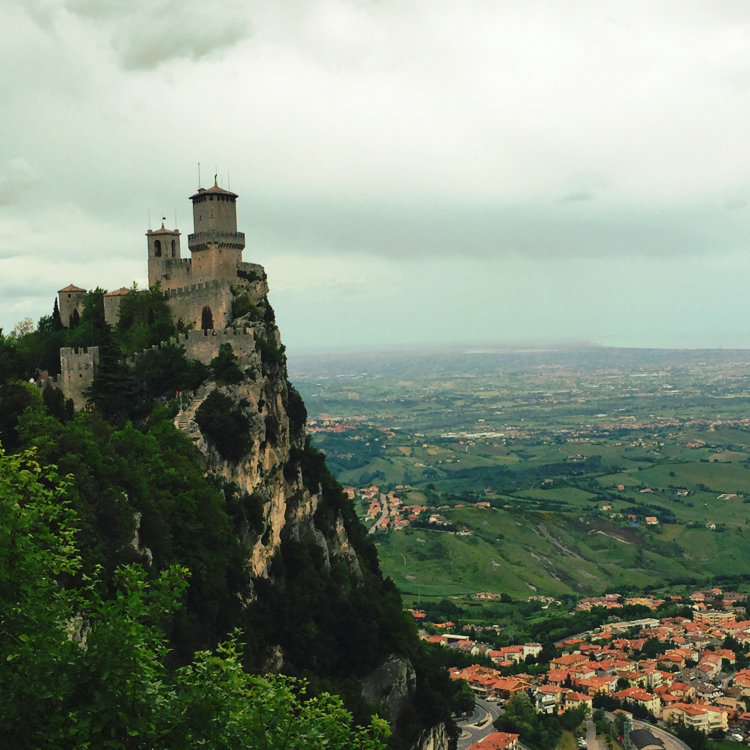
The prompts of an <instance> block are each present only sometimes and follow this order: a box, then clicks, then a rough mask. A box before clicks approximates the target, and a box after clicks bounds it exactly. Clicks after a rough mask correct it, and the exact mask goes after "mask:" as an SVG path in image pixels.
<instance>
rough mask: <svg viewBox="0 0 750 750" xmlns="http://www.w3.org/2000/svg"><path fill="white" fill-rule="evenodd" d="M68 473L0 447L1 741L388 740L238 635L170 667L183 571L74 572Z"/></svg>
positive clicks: (216, 744) (363, 744)
mask: <svg viewBox="0 0 750 750" xmlns="http://www.w3.org/2000/svg"><path fill="white" fill-rule="evenodd" d="M70 490H71V487H70V484H69V483H68V482H66V481H63V480H61V479H60V478H59V476H58V475H57V474H56V473H55V472H54V471H53V470H49V469H47V470H45V469H43V468H42V467H40V465H39V464H38V463H36V461H35V460H34V458H33V456H32V455H31V454H29V453H27V454H21V455H17V456H11V457H8V456H6V455H5V454H3V453H2V452H0V563H2V564H0V621H2V624H3V638H2V639H0V683H1V684H2V685H3V687H4V697H3V701H2V702H0V744H1V745H2V746H3V747H5V748H34V747H39V748H42V747H57V748H74V747H76V748H78V747H89V746H93V747H101V748H125V747H129V748H198V747H206V746H208V747H213V748H238V749H239V748H247V747H269V748H275V747H282V746H283V747H287V748H298V749H299V750H302V749H303V748H305V749H306V748H314V747H326V748H339V749H340V750H346V749H348V748H361V750H376V749H377V748H382V747H383V745H382V742H381V740H380V738H381V737H382V736H383V735H384V734H385V733H386V732H387V725H384V723H383V722H379V721H378V720H374V721H373V722H372V723H371V724H370V725H369V726H368V727H367V728H356V727H353V725H352V717H351V714H349V713H348V712H347V711H346V710H345V709H344V708H343V706H342V704H341V700H340V699H339V698H336V697H333V696H331V695H328V694H325V693H321V694H319V695H317V696H314V697H308V696H307V695H306V691H305V684H304V683H303V682H299V681H295V680H292V679H289V678H283V677H271V676H269V677H262V676H256V675H251V674H249V673H248V672H246V671H244V670H243V668H242V664H241V647H240V646H239V643H238V640H237V635H236V634H235V635H233V636H231V637H230V638H229V639H228V640H226V641H224V642H222V643H220V644H219V645H218V647H217V648H216V649H215V650H214V651H213V652H210V651H200V652H198V653H196V654H195V656H194V658H193V660H192V661H191V662H190V663H188V664H186V665H185V666H183V667H180V668H179V669H176V670H171V669H169V667H168V658H167V657H168V644H167V638H166V632H165V628H166V627H167V626H168V624H169V621H170V619H171V617H172V616H173V615H174V612H175V610H176V608H177V605H178V601H179V599H180V596H181V593H182V592H183V590H184V589H185V586H186V579H187V577H188V575H189V572H188V571H187V569H185V568H180V567H179V566H170V567H169V568H167V569H166V570H164V571H163V572H162V573H160V574H159V575H158V576H156V577H155V578H154V579H152V580H149V578H148V576H147V575H146V573H145V572H144V570H143V569H142V567H141V566H139V565H137V564H130V565H127V566H123V567H118V568H117V570H116V575H115V578H114V580H113V584H112V591H111V594H110V595H109V596H108V597H106V598H105V597H103V596H102V593H101V590H102V587H101V581H100V580H98V579H97V578H96V576H94V577H89V576H83V575H82V568H83V566H82V559H81V556H80V554H79V552H78V548H77V545H76V537H77V532H78V529H77V517H76V513H75V511H74V509H73V507H72V503H71V502H70V498H69V494H70Z"/></svg>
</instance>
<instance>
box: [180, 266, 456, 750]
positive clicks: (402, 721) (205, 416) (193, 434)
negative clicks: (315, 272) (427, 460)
mask: <svg viewBox="0 0 750 750" xmlns="http://www.w3.org/2000/svg"><path fill="white" fill-rule="evenodd" d="M233 291H234V303H233V308H234V311H235V315H236V317H235V319H234V321H233V324H232V325H233V326H235V327H236V328H238V329H244V330H246V331H247V332H249V333H252V337H253V340H254V344H255V345H254V347H253V348H250V347H245V348H244V350H242V351H235V350H234V349H228V348H227V346H226V343H224V342H225V339H224V338H223V337H221V336H219V337H217V346H216V347H215V350H214V351H212V352H211V354H212V355H217V356H219V358H220V360H221V362H220V363H219V364H217V362H216V359H214V360H213V362H214V371H215V372H216V373H217V375H215V378H214V379H213V380H211V381H208V382H206V383H204V384H203V385H202V386H201V387H200V388H198V390H196V391H195V392H194V393H192V394H190V395H189V397H188V399H187V401H186V402H183V405H182V409H181V410H180V412H179V413H178V414H177V416H176V418H175V420H174V423H175V425H176V426H177V427H178V428H179V429H180V430H181V431H183V432H184V433H186V434H187V435H188V436H189V437H190V439H191V440H192V442H193V444H194V445H195V447H196V448H197V450H198V452H199V454H200V456H201V459H202V462H203V464H204V467H205V470H206V471H207V472H208V473H209V474H211V475H213V476H214V477H220V478H221V481H222V482H223V485H224V488H225V493H226V494H227V496H228V498H230V501H231V502H232V503H233V504H234V507H235V508H236V510H237V513H236V518H237V519H238V521H237V532H238V533H239V535H240V536H241V538H242V540H243V541H244V542H245V544H246V545H247V548H248V549H249V554H248V559H247V566H248V571H247V573H248V580H249V583H248V586H247V588H246V590H244V591H242V592H237V593H238V596H240V597H241V599H242V602H243V607H244V611H245V615H244V623H243V625H244V627H245V628H246V630H247V631H248V632H249V634H250V635H249V640H250V642H251V643H252V645H253V647H254V653H255V666H256V667H258V668H265V669H269V668H271V669H277V670H278V669H283V670H284V671H287V672H291V673H297V674H302V675H306V676H310V677H312V678H313V680H322V681H323V683H324V684H326V685H334V686H335V688H336V689H338V690H339V691H340V692H343V693H344V694H345V697H346V698H347V701H348V703H349V705H350V706H351V707H352V709H353V710H354V711H355V714H356V713H357V712H358V711H361V712H362V715H364V714H366V713H367V712H368V711H369V710H371V709H372V708H373V707H375V706H380V707H381V709H380V712H381V714H382V715H384V716H387V717H388V718H389V719H390V720H391V723H392V725H393V726H394V727H395V728H396V735H395V737H394V739H393V741H392V742H393V746H394V747H424V748H425V750H427V748H430V749H432V750H447V748H448V747H449V746H450V744H451V733H450V732H449V731H447V729H446V726H445V725H444V724H443V722H442V721H436V718H439V715H440V710H439V709H438V710H435V707H434V706H431V707H430V710H428V711H426V712H425V711H424V710H421V709H420V708H419V704H420V701H422V702H424V700H425V699H424V696H423V694H424V693H425V691H426V690H427V686H426V685H425V684H424V683H425V681H426V680H428V678H427V677H426V675H425V674H420V673H419V670H418V669H415V666H414V664H413V663H412V660H411V658H410V657H411V655H412V654H413V653H416V652H417V651H418V649H419V648H420V646H419V644H418V643H417V640H416V633H415V631H414V628H413V624H412V623H411V622H408V621H406V620H405V618H404V616H403V613H402V611H401V603H400V597H399V596H398V593H397V592H396V591H395V588H394V587H393V585H392V584H391V583H390V582H388V581H384V580H383V578H382V575H381V574H380V571H379V568H378V564H377V557H376V553H375V550H374V547H373V546H372V544H371V542H370V541H369V540H368V539H367V537H366V534H365V533H364V530H363V529H362V527H361V525H360V524H359V522H358V520H357V519H356V517H355V515H354V511H353V509H352V506H351V503H350V502H349V501H348V499H347V498H346V497H345V495H344V493H343V492H342V490H341V488H340V487H338V485H337V484H336V483H335V481H334V480H333V478H332V477H331V476H330V474H329V473H328V471H327V469H326V467H325V463H324V459H323V457H322V455H320V454H319V453H317V452H316V451H315V450H314V449H312V448H311V447H310V445H309V441H307V439H306V436H305V426H304V425H305V419H306V412H305V409H304V405H303V403H302V401H301V399H300V397H299V395H298V394H297V393H296V391H295V390H294V389H293V388H292V387H291V386H290V384H289V383H288V381H287V377H286V364H285V359H284V349H283V346H282V345H281V336H280V334H279V330H278V328H277V327H276V324H275V322H274V316H273V311H272V310H271V307H270V305H269V303H268V299H267V284H266V280H265V276H264V274H263V275H262V276H261V278H252V279H251V280H247V281H245V282H243V283H241V284H240V285H239V287H238V288H236V289H234V290H233ZM222 344H223V346H222ZM230 345H231V344H230ZM422 671H423V672H424V670H422ZM442 713H443V716H442V718H447V717H445V712H444V711H443V712H442Z"/></svg>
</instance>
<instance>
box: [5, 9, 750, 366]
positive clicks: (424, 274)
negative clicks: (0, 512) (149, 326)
mask: <svg viewBox="0 0 750 750" xmlns="http://www.w3.org/2000/svg"><path fill="white" fill-rule="evenodd" d="M4 7H5V11H4V19H3V20H4V28H5V29H6V33H5V35H4V47H5V49H4V57H5V60H6V63H5V65H4V66H3V67H4V71H3V75H2V76H0V86H1V87H2V90H1V92H0V93H1V94H2V117H1V118H0V128H2V130H3V132H2V137H1V138H0V167H1V168H2V171H1V173H0V326H2V327H4V328H5V330H6V332H8V331H10V330H11V329H12V327H13V325H14V324H15V323H16V322H17V321H18V320H20V319H22V318H24V317H26V316H30V317H32V318H34V320H36V319H38V318H39V317H40V316H41V315H43V314H48V313H50V312H51V310H52V305H53V302H54V298H55V294H56V292H57V290H58V289H59V288H61V287H63V286H65V285H67V284H69V283H74V284H77V285H78V286H82V287H85V288H93V287H95V286H97V285H99V286H101V287H104V288H106V289H116V288H119V287H121V286H130V285H131V284H132V283H133V282H134V281H137V282H138V283H139V284H141V285H143V284H145V281H146V240H145V237H144V232H145V231H146V230H147V229H148V228H149V226H151V227H153V228H158V226H159V225H160V219H161V217H162V216H166V217H167V222H166V223H167V226H168V227H170V228H171V227H173V226H177V228H179V229H180V231H182V232H183V234H187V233H189V232H190V231H192V226H191V223H192V220H191V206H190V202H189V200H188V196H189V195H190V194H191V193H192V192H193V191H194V190H195V188H196V187H197V186H198V167H197V163H198V162H200V163H201V173H202V184H203V186H204V187H206V186H210V185H211V184H213V175H214V173H215V172H217V171H218V175H219V184H220V185H222V186H223V187H231V189H232V190H233V191H235V192H236V193H238V194H239V200H238V221H239V229H240V230H241V231H244V232H245V234H246V240H247V247H246V249H245V256H244V257H245V260H247V261H251V262H258V263H261V264H263V265H264V266H265V267H266V270H267V271H268V273H269V280H270V285H271V301H272V303H273V305H274V307H275V309H276V313H277V319H278V321H279V324H280V326H281V331H282V337H283V339H284V341H285V343H286V344H287V347H288V348H289V349H290V351H292V352H293V351H295V350H299V351H301V350H303V349H304V348H306V347H320V346H347V347H348V346H353V345H360V346H381V347H382V346H388V345H402V344H407V345H408V344H416V343H427V344H435V343H441V342H464V341H466V342H478V341H483V342H490V341H499V342H521V341H527V342H529V341H530V342H550V341H556V340H567V341H570V340H576V341H590V342H594V343H599V344H606V345H616V346H658V347H742V348H745V347H748V346H750V5H748V3H747V2H746V0H736V1H731V0H705V1H703V0H674V2H672V1H671V0H646V1H644V2H640V1H639V0H627V1H626V0H618V1H617V2H615V1H612V0H587V1H583V0H581V1H580V2H578V1H576V0H565V2H559V0H550V1H549V2H542V1H537V0H518V1H517V2H516V1H515V0H450V1H447V0H446V1H443V0H369V1H368V0H284V1H283V2H279V0H252V1H248V0H224V1H220V0H217V1H216V2H206V0H108V2H102V1H101V0H11V2H10V7H7V4H6V6H4ZM149 216H150V225H149ZM183 240H184V242H183V245H184V247H183V250H184V252H185V254H187V247H186V246H187V241H186V238H183Z"/></svg>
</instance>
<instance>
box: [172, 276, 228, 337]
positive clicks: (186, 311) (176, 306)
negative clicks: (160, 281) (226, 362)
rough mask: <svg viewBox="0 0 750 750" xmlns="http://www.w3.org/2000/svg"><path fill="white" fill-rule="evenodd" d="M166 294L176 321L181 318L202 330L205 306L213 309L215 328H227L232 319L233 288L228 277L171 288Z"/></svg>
mask: <svg viewBox="0 0 750 750" xmlns="http://www.w3.org/2000/svg"><path fill="white" fill-rule="evenodd" d="M235 276H236V274H235ZM164 296H165V297H166V299H167V302H168V303H169V308H170V310H171V311H172V319H173V320H174V321H175V322H177V321H179V320H180V318H181V319H182V322H183V323H185V325H189V324H190V323H192V324H193V325H194V326H195V328H196V329H198V330H200V329H201V328H202V327H203V311H204V309H205V308H208V309H209V310H210V311H211V318H212V321H213V328H214V329H216V330H222V329H224V328H226V327H227V326H228V325H229V323H231V321H232V288H231V285H230V283H229V281H228V280H227V279H217V280H215V281H210V282H208V283H205V284H191V285H190V286H185V287H181V288H180V289H169V290H166V291H165V293H164Z"/></svg>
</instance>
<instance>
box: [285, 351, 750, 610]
mask: <svg viewBox="0 0 750 750" xmlns="http://www.w3.org/2000/svg"><path fill="white" fill-rule="evenodd" d="M360 366H361V363H360V362H358V361H356V360H354V359H352V360H346V361H343V360H342V361H339V362H337V361H332V362H322V361H319V362H318V363H317V365H316V367H317V369H316V368H315V367H313V368H312V369H311V370H310V369H308V370H306V371H301V372H303V374H301V375H300V377H299V378H295V382H296V383H297V386H298V387H299V389H300V391H301V392H302V393H303V396H304V398H305V401H306V404H307V407H308V410H309V413H310V416H311V417H312V419H313V420H317V419H321V418H326V419H328V420H329V421H331V420H332V422H331V423H332V424H337V425H343V430H342V431H336V432H334V431H331V430H328V431H326V428H325V427H323V428H318V425H317V424H315V425H314V428H316V431H315V434H314V436H313V441H314V444H315V445H316V446H318V447H319V448H320V449H321V450H323V451H324V452H325V453H326V456H327V460H328V464H329V466H330V467H331V469H332V471H333V472H334V474H335V475H336V477H337V478H338V479H339V481H341V482H342V483H343V484H344V485H348V486H352V487H354V488H355V489H356V488H359V487H365V486H369V485H373V484H374V485H376V486H377V487H379V488H381V489H382V490H383V491H388V490H395V488H396V487H397V486H399V487H400V489H398V494H399V496H400V497H401V498H402V500H403V501H404V503H405V504H412V505H414V504H417V505H426V506H428V507H429V508H430V513H435V512H436V513H438V514H439V515H440V516H441V517H442V518H443V519H444V520H445V522H446V523H447V524H448V525H449V527H450V528H452V529H453V532H451V531H439V530H434V529H429V528H407V529H404V530H401V531H397V532H387V533H378V534H376V536H375V540H376V544H377V546H378V548H379V552H380V558H381V564H382V567H383V569H384V570H385V572H386V573H387V574H388V575H390V576H391V577H392V578H393V580H394V581H395V582H396V584H397V585H398V586H399V588H400V589H401V590H402V592H404V594H405V595H406V596H407V597H412V596H414V597H443V596H458V597H462V598H466V597H470V596H471V595H472V594H473V593H476V592H478V591H491V592H495V593H501V592H504V593H507V594H509V595H511V596H512V597H514V598H526V597H528V596H530V595H533V594H551V595H555V596H558V595H563V594H577V595H584V594H593V593H601V592H603V591H605V590H607V589H618V590H619V589H623V588H629V589H631V590H637V589H642V588H644V587H649V586H650V587H659V586H664V585H667V584H675V583H679V582H685V581H694V582H704V581H709V580H712V579H715V578H717V577H721V576H727V575H733V576H736V577H740V578H742V577H743V576H748V579H750V526H749V525H748V523H749V522H750V395H749V394H750V352H744V351H742V352H692V353H691V352H688V353H685V352H671V353H670V352H653V351H652V352H648V351H643V352H638V351H635V350H632V351H629V350H596V351H582V352H570V351H568V352H548V353H545V352H536V353H525V354H524V353H518V352H515V353H514V352H510V353H505V354H502V353H501V354H498V355H497V356H495V357H494V358H492V357H489V358H487V359H481V360H480V359H477V358H473V359H472V358H468V357H466V358H464V359H460V358H458V357H451V356H448V355H445V356H443V357H442V358H441V356H438V355H434V356H433V357H432V358H430V357H428V356H424V357H421V358H420V357H414V358H409V357H405V356H404V357H401V358H398V357H395V358H394V357H392V358H390V359H388V358H387V357H385V358H384V359H382V360H377V359H370V360H368V361H367V373H366V374H362V373H359V374H356V375H354V374H353V375H352V376H351V377H352V382H347V381H346V378H347V377H348V376H347V375H345V374H342V373H346V372H347V368H348V371H351V372H356V370H357V368H359V367H360ZM292 371H293V372H294V368H292ZM323 372H326V373H327V374H326V375H325V376H323V375H322V374H321V373H323ZM352 390H356V393H357V398H356V399H352V398H350V397H349V396H348V395H344V394H350V393H351V391H352ZM722 495H728V496H729V497H721V496H722ZM480 501H484V502H488V501H489V502H490V503H491V505H492V508H491V509H487V510H479V509H474V508H473V507H472V506H473V504H474V503H476V502H480ZM456 506H463V507H456ZM361 510H362V512H363V513H364V506H362V508H361ZM647 517H655V518H657V519H658V524H657V525H653V526H652V525H647V524H646V520H645V519H646V518H647ZM460 531H463V533H455V532H460ZM746 537H747V541H746Z"/></svg>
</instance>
